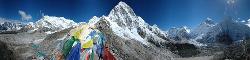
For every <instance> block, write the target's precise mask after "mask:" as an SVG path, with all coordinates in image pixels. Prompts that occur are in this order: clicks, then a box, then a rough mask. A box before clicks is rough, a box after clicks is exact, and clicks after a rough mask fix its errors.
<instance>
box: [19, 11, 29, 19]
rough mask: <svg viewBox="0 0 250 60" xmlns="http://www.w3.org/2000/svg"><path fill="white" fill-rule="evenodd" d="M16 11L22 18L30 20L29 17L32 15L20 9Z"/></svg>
mask: <svg viewBox="0 0 250 60" xmlns="http://www.w3.org/2000/svg"><path fill="white" fill-rule="evenodd" d="M18 13H19V14H20V15H21V17H22V20H30V19H32V16H31V15H29V14H27V13H25V12H24V11H22V10H19V11H18Z"/></svg>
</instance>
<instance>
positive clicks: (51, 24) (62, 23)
mask: <svg viewBox="0 0 250 60" xmlns="http://www.w3.org/2000/svg"><path fill="white" fill-rule="evenodd" d="M72 26H77V23H75V22H74V21H73V20H70V19H66V18H64V17H55V16H43V18H41V19H40V20H38V21H37V22H35V27H34V28H35V29H41V30H43V32H45V33H48V34H51V33H54V32H57V31H60V30H63V29H66V28H70V27H72Z"/></svg>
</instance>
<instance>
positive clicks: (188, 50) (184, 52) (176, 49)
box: [169, 43, 200, 57]
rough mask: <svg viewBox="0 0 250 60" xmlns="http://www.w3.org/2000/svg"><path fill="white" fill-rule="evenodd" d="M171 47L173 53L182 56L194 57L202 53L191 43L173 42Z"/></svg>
mask: <svg viewBox="0 0 250 60" xmlns="http://www.w3.org/2000/svg"><path fill="white" fill-rule="evenodd" d="M169 47H170V50H171V51H172V52H173V53H176V54H178V55H180V56H182V57H192V56H195V55H197V54H199V53H200V51H199V50H198V48H197V47H195V46H194V45H193V44H189V43H175V44H173V43H172V44H171V45H170V46H169Z"/></svg>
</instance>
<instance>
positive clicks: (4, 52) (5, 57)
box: [0, 42, 15, 60]
mask: <svg viewBox="0 0 250 60" xmlns="http://www.w3.org/2000/svg"><path fill="white" fill-rule="evenodd" d="M0 53H1V54H0V60H14V59H15V57H14V55H13V52H12V51H11V50H9V49H8V47H7V45H6V44H5V43H3V42H0Z"/></svg>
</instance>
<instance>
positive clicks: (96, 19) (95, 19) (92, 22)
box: [88, 16, 100, 26]
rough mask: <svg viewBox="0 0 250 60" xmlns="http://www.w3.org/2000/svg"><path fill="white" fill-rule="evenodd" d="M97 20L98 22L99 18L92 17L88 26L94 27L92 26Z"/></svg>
mask: <svg viewBox="0 0 250 60" xmlns="http://www.w3.org/2000/svg"><path fill="white" fill-rule="evenodd" d="M99 20H100V18H99V17H96V16H94V17H93V18H91V19H90V20H89V22H88V24H89V25H90V26H94V24H95V23H97V22H98V21H99Z"/></svg>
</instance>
